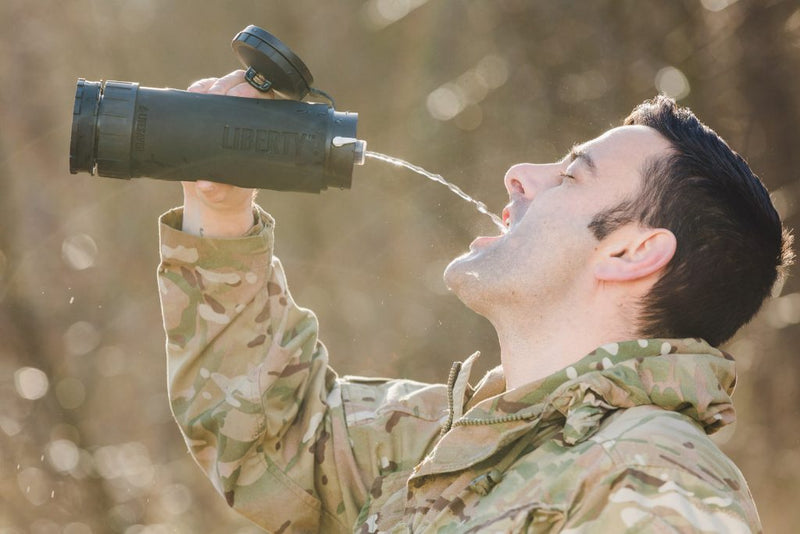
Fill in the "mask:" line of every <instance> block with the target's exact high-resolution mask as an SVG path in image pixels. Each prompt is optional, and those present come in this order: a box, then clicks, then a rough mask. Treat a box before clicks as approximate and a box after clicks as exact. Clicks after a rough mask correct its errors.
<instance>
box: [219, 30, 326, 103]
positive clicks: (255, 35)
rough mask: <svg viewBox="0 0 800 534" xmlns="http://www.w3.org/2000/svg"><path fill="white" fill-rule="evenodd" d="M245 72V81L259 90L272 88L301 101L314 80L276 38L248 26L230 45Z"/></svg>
mask: <svg viewBox="0 0 800 534" xmlns="http://www.w3.org/2000/svg"><path fill="white" fill-rule="evenodd" d="M231 46H232V47H233V50H234V52H236V55H237V56H239V60H240V61H241V62H242V64H243V65H244V66H245V67H246V68H247V69H248V71H247V81H248V82H250V84H251V85H253V86H254V87H256V88H257V89H259V90H262V91H267V90H269V89H274V90H275V91H278V92H279V93H281V94H283V95H284V96H286V97H288V98H290V99H292V100H302V99H303V97H305V96H306V95H307V94H308V92H309V91H310V89H311V84H312V83H314V78H313V76H311V72H310V71H309V70H308V67H306V65H305V63H303V61H302V60H301V59H300V58H299V57H297V55H295V53H294V52H292V51H291V50H290V49H289V47H288V46H286V45H285V44H283V43H282V42H281V41H280V40H279V39H278V38H277V37H275V36H274V35H272V34H270V33H268V32H267V31H265V30H262V29H261V28H259V27H258V26H253V25H250V26H248V27H247V28H245V29H244V30H242V31H240V32H239V33H238V34H237V35H236V37H234V38H233V42H231Z"/></svg>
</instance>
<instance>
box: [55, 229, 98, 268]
mask: <svg viewBox="0 0 800 534" xmlns="http://www.w3.org/2000/svg"><path fill="white" fill-rule="evenodd" d="M61 257H62V259H63V260H64V262H65V263H66V264H67V265H69V266H70V267H72V268H73V269H75V270H76V271H82V270H84V269H88V268H89V267H91V266H93V265H94V262H95V259H96V258H97V244H96V243H95V242H94V239H92V237H91V236H89V235H87V234H74V235H71V236H69V237H67V238H66V239H64V241H63V242H62V243H61Z"/></svg>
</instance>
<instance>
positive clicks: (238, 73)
mask: <svg viewBox="0 0 800 534" xmlns="http://www.w3.org/2000/svg"><path fill="white" fill-rule="evenodd" d="M187 90H188V91H191V92H193V93H208V94H215V95H230V96H241V97H246V98H266V99H274V98H275V92H274V91H272V90H271V89H270V90H269V91H267V92H264V91H259V90H258V89H256V88H255V87H253V86H252V85H250V84H249V83H248V82H247V80H245V79H244V71H243V70H242V69H238V70H235V71H233V72H230V73H228V74H226V75H225V76H223V77H221V78H203V79H202V80H197V81H196V82H194V83H193V84H192V85H190V86H189V88H188V89H187Z"/></svg>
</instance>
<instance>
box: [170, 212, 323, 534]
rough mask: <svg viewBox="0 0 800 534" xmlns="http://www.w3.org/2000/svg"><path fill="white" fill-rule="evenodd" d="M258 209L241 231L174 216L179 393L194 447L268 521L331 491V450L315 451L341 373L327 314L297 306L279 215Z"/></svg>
mask: <svg viewBox="0 0 800 534" xmlns="http://www.w3.org/2000/svg"><path fill="white" fill-rule="evenodd" d="M257 214H258V216H259V217H258V220H259V222H258V224H257V225H256V226H255V227H254V228H252V229H251V231H250V232H248V235H247V236H245V237H242V238H239V239H208V238H205V239H204V238H199V237H196V236H191V235H188V234H186V233H184V232H179V231H177V230H176V228H174V227H176V226H177V227H178V228H180V227H182V221H180V212H173V213H171V214H167V215H165V217H164V221H165V223H171V226H172V227H171V226H170V224H162V228H161V231H162V235H161V237H162V247H161V253H162V262H161V265H160V268H159V284H160V289H161V300H162V311H163V314H164V324H165V329H166V331H167V337H168V347H167V349H168V368H169V384H170V398H171V402H172V407H173V412H174V414H175V417H176V419H177V421H178V423H179V425H180V427H181V430H182V432H183V433H184V435H185V437H186V441H187V444H188V446H189V448H190V450H191V452H192V454H193V456H194V457H195V459H196V460H197V462H198V463H199V464H200V466H201V467H202V468H203V469H204V470H205V471H206V473H207V474H208V476H209V478H210V479H211V480H212V482H213V483H214V485H215V486H216V487H217V489H218V490H219V491H220V493H222V494H223V495H224V496H225V498H226V499H227V500H228V502H229V504H231V506H234V507H236V508H237V509H238V510H239V511H241V512H242V513H243V514H245V515H246V516H248V517H249V518H251V519H252V520H254V521H256V522H257V523H258V524H260V525H262V526H265V527H268V528H269V527H271V528H277V527H278V526H280V525H277V526H276V525H275V524H273V523H271V521H274V520H275V519H276V518H277V517H291V518H292V519H293V521H294V522H295V524H296V525H302V524H304V523H303V522H304V521H307V522H309V523H308V524H309V525H311V524H314V522H317V521H319V520H320V516H322V515H323V514H324V512H322V511H321V508H322V503H323V502H325V501H327V500H328V498H327V496H325V495H320V494H319V492H318V491H317V486H318V483H317V479H318V478H319V477H320V476H321V475H320V471H321V470H325V469H331V470H335V467H331V466H330V465H329V464H331V460H330V456H331V455H328V456H329V458H328V461H327V463H326V464H325V465H317V464H315V457H314V454H313V453H312V452H309V449H312V450H313V449H314V448H315V443H316V442H317V441H319V440H322V441H323V444H324V441H325V439H327V438H324V436H325V434H326V433H327V434H328V435H329V434H330V432H331V429H330V424H331V423H330V415H329V410H328V408H327V405H326V399H327V396H328V394H329V390H330V389H331V386H332V383H333V375H332V373H330V372H329V371H328V370H327V365H326V363H327V355H326V354H325V352H324V347H322V345H320V344H319V343H318V342H317V324H316V318H315V317H314V315H313V314H312V313H311V312H309V311H307V310H302V309H300V308H298V307H297V306H295V305H294V302H293V301H292V298H291V295H290V294H289V292H288V290H287V289H286V283H285V279H284V276H283V272H282V268H281V266H280V263H279V262H278V261H277V259H274V258H272V255H271V249H272V232H271V225H272V221H271V219H270V218H269V216H267V215H266V214H264V213H263V212H257ZM251 217H252V215H251ZM330 478H332V479H335V476H334V474H333V473H331V475H330ZM276 507H277V508H276ZM276 509H278V510H281V513H280V514H278V515H276V513H275V510H276ZM284 514H285V515H284Z"/></svg>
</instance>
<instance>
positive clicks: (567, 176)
mask: <svg viewBox="0 0 800 534" xmlns="http://www.w3.org/2000/svg"><path fill="white" fill-rule="evenodd" d="M559 176H561V177H562V178H568V179H570V180H574V179H575V177H574V176H572V175H571V174H567V173H565V172H561V173H559Z"/></svg>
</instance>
